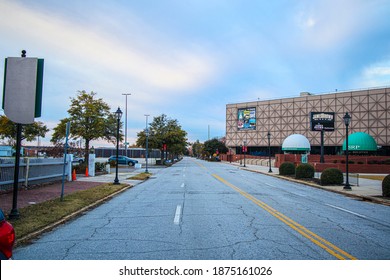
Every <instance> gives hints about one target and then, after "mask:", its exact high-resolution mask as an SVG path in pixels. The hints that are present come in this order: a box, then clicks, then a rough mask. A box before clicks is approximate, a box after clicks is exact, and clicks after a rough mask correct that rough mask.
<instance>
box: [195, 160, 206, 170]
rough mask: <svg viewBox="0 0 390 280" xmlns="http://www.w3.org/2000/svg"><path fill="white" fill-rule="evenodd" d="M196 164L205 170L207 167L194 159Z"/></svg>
mask: <svg viewBox="0 0 390 280" xmlns="http://www.w3.org/2000/svg"><path fill="white" fill-rule="evenodd" d="M194 162H195V163H196V164H197V165H199V166H200V167H202V168H203V169H206V170H207V168H206V167H205V166H204V165H203V164H201V163H199V162H197V161H194Z"/></svg>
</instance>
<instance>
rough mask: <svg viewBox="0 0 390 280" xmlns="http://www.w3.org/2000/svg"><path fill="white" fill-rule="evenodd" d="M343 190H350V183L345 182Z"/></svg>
mask: <svg viewBox="0 0 390 280" xmlns="http://www.w3.org/2000/svg"><path fill="white" fill-rule="evenodd" d="M343 190H345V191H352V188H351V185H350V184H345V185H344V188H343Z"/></svg>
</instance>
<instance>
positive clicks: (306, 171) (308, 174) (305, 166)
mask: <svg viewBox="0 0 390 280" xmlns="http://www.w3.org/2000/svg"><path fill="white" fill-rule="evenodd" d="M313 177H314V167H313V166H312V165H311V164H309V163H302V164H300V165H298V166H297V169H296V170H295V178H297V179H303V178H313Z"/></svg>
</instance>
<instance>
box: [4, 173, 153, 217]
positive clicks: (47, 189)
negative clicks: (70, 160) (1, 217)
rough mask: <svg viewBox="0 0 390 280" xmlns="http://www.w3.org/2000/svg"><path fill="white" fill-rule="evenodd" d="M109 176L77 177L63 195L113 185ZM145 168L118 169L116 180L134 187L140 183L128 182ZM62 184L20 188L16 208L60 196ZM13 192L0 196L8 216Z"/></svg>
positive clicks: (67, 183) (136, 181)
mask: <svg viewBox="0 0 390 280" xmlns="http://www.w3.org/2000/svg"><path fill="white" fill-rule="evenodd" d="M113 171H114V172H111V173H110V174H105V175H100V176H95V177H85V176H83V175H77V179H76V181H70V182H67V181H65V184H64V194H65V195H66V194H70V193H73V192H76V191H81V190H86V189H89V188H93V187H96V186H99V185H102V184H105V183H113V182H114V179H115V170H113ZM144 171H145V168H142V169H135V168H131V169H130V168H119V172H118V179H119V182H120V183H123V184H129V185H132V186H135V185H137V184H139V183H140V182H142V181H138V180H130V179H128V178H129V177H131V176H134V175H136V174H138V173H141V172H144ZM149 172H150V173H152V174H155V173H157V172H158V170H156V169H155V168H150V171H149ZM61 189H62V182H61V181H56V182H54V183H49V184H46V185H42V186H36V187H29V188H28V189H25V188H20V189H19V192H18V201H17V208H18V209H20V208H23V207H27V206H29V205H32V204H37V203H40V202H43V201H47V200H51V199H56V198H59V197H60V196H61ZM12 202H13V192H12V191H10V192H7V193H2V194H0V208H1V209H2V210H3V212H4V213H5V214H9V213H10V212H11V209H12Z"/></svg>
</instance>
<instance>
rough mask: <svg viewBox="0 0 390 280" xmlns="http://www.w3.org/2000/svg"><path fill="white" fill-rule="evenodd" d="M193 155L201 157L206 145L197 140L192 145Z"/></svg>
mask: <svg viewBox="0 0 390 280" xmlns="http://www.w3.org/2000/svg"><path fill="white" fill-rule="evenodd" d="M192 153H193V155H194V156H195V157H199V156H201V155H202V154H203V153H204V144H202V143H200V142H199V140H196V141H195V142H194V143H193V144H192Z"/></svg>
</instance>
